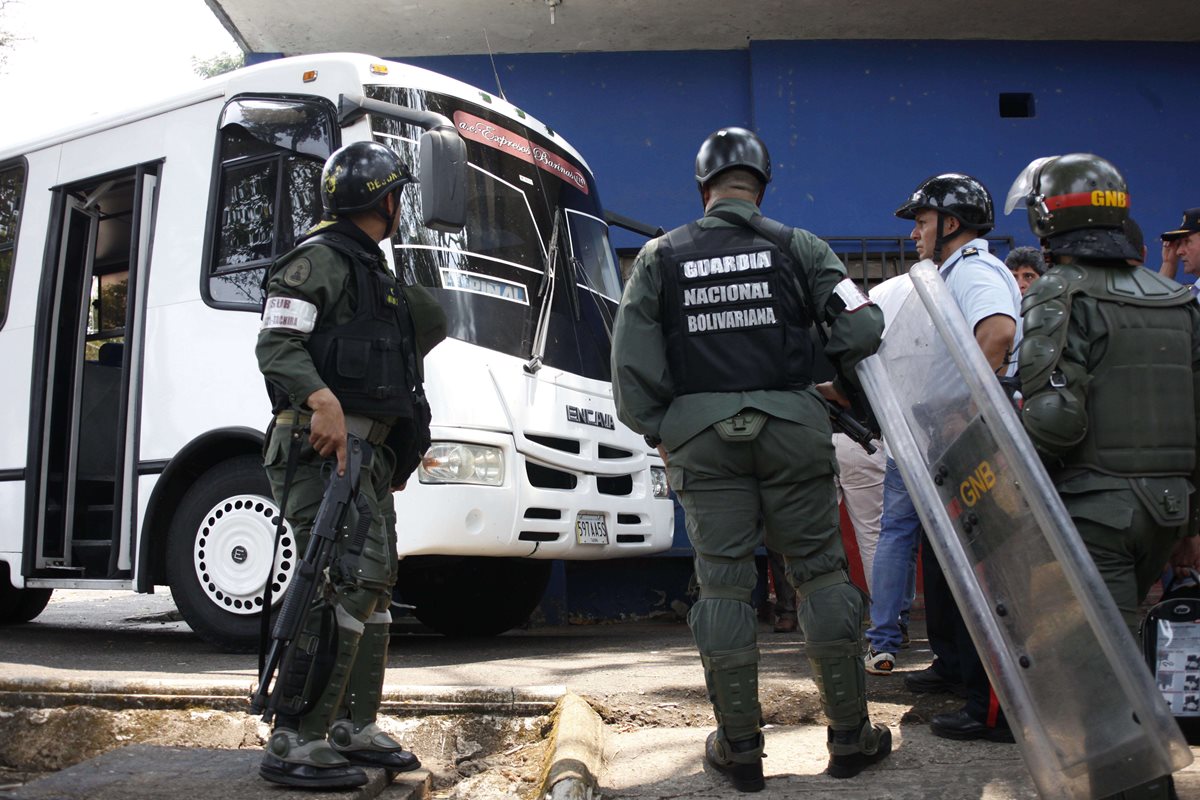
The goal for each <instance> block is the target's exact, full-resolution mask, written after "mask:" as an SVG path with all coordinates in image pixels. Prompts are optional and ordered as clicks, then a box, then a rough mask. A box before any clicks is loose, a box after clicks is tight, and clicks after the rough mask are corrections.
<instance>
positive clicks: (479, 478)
mask: <svg viewBox="0 0 1200 800" xmlns="http://www.w3.org/2000/svg"><path fill="white" fill-rule="evenodd" d="M417 477H418V478H419V479H420V481H421V483H476V484H480V485H483V486H502V485H503V484H504V453H503V451H502V450H501V449H500V448H499V447H486V446H484V445H480V444H463V443H462V442H434V443H433V444H432V445H431V446H430V448H429V450H428V451H426V453H425V457H424V458H423V459H421V465H420V466H419V467H417Z"/></svg>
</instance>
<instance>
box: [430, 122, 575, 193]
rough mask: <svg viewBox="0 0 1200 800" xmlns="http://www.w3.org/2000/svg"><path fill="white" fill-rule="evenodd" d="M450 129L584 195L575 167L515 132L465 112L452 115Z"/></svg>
mask: <svg viewBox="0 0 1200 800" xmlns="http://www.w3.org/2000/svg"><path fill="white" fill-rule="evenodd" d="M454 126H455V127H456V128H458V132H459V134H460V135H462V137H463V138H464V139H470V140H471V141H473V142H479V143H480V144H485V145H487V146H488V147H491V148H494V149H496V150H499V151H501V152H503V153H508V154H509V155H513V156H516V157H517V158H519V159H521V160H522V161H525V162H528V163H530V164H534V165H536V166H537V167H539V168H540V169H543V170H545V171H546V172H549V173H550V174H551V175H554V176H556V177H557V178H559V179H561V180H563V181H566V182H567V183H569V184H571V185H572V186H574V187H575V188H576V189H578V190H579V191H581V192H583V193H584V194H588V185H587V178H585V177H584V175H583V172H582V171H581V170H580V169H579V168H578V167H576V166H575V165H573V164H571V162H569V161H567V160H566V159H564V158H562V157H560V156H557V155H555V154H554V153H551V152H550V151H548V150H545V149H544V148H541V147H538V146H537V145H536V144H533V143H532V142H530V141H529V139H527V138H525V137H524V136H522V135H520V134H519V133H514V132H512V131H510V130H507V129H505V128H502V127H500V126H499V125H496V124H495V123H493V122H488V121H487V120H486V119H483V118H481V117H477V116H475V115H474V114H468V113H467V112H465V111H455V112H454Z"/></svg>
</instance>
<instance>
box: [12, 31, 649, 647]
mask: <svg viewBox="0 0 1200 800" xmlns="http://www.w3.org/2000/svg"><path fill="white" fill-rule="evenodd" d="M414 112H415V113H414ZM422 115H423V116H425V117H433V116H434V115H440V116H438V117H437V118H439V119H441V118H445V119H444V120H443V122H445V121H446V120H449V121H450V124H452V125H453V128H454V129H455V130H457V131H458V133H459V135H460V136H461V137H462V140H463V143H465V152H466V155H467V161H468V162H469V163H468V164H467V165H466V166H465V168H464V167H461V166H460V169H462V171H463V172H465V173H466V176H467V177H466V179H465V186H466V224H465V227H463V228H462V229H461V231H459V232H456V233H445V232H439V231H436V230H432V229H430V228H427V227H425V226H424V225H423V224H422V208H421V207H422V204H423V203H427V204H428V203H432V201H431V200H429V198H428V196H427V193H426V192H425V191H424V190H423V191H422V192H421V193H417V192H415V191H412V190H410V192H408V193H406V198H407V203H408V208H407V209H406V212H405V217H404V222H403V223H402V224H401V228H400V232H399V234H398V235H397V237H396V238H395V240H394V241H392V242H391V243H390V244H391V246H390V247H385V248H384V250H385V252H386V254H387V257H388V258H389V259H390V261H391V262H392V264H393V265H394V267H395V269H396V271H397V274H398V275H400V276H401V277H402V278H403V279H405V280H407V281H409V282H415V283H420V284H422V285H424V286H426V287H428V288H429V289H430V291H431V292H432V293H433V294H434V295H435V296H436V298H437V300H438V302H439V303H440V304H441V305H442V306H443V308H444V309H445V311H446V314H447V316H448V318H449V338H447V339H446V340H445V341H444V342H443V343H442V344H441V345H439V346H438V347H437V348H436V349H435V350H434V351H433V352H432V353H431V354H430V355H429V357H428V358H427V359H426V388H427V391H428V395H429V397H430V400H431V405H432V409H433V425H432V433H433V440H434V444H433V447H432V448H431V450H430V452H429V454H428V456H427V457H426V460H425V463H424V464H423V465H422V467H421V468H420V471H419V473H418V475H417V476H414V479H412V480H410V481H409V485H408V488H407V490H406V491H404V492H402V493H399V494H397V495H396V496H395V502H396V510H397V515H398V518H399V532H400V549H401V554H402V555H404V556H406V558H405V559H404V560H402V561H401V570H402V571H401V576H400V581H399V583H398V587H397V593H398V595H399V596H400V597H399V599H401V600H402V601H403V602H405V603H407V604H410V605H412V606H414V607H415V610H414V613H415V614H416V616H417V617H418V618H419V619H421V620H422V621H423V622H425V623H427V624H428V625H430V626H432V627H433V628H435V629H436V630H439V631H441V632H444V633H448V634H463V635H486V634H494V633H497V632H500V631H503V630H506V629H508V628H510V627H513V626H514V625H518V624H521V623H522V622H524V621H525V619H527V617H528V615H529V613H530V612H531V611H532V610H533V608H535V607H536V605H537V603H538V601H539V600H540V598H541V596H542V594H543V591H544V589H545V586H546V583H547V580H548V577H549V574H550V566H551V560H552V559H606V558H618V557H622V556H634V555H646V554H650V553H653V552H658V551H661V550H664V549H666V548H667V547H669V546H670V544H671V538H672V526H673V512H672V503H671V500H670V499H669V498H668V496H667V486H666V476H665V472H664V470H663V467H662V462H661V460H659V459H658V458H657V456H656V454H654V453H653V452H652V451H651V449H650V448H648V447H647V446H646V444H645V443H644V442H643V440H642V438H641V437H639V436H637V435H636V434H634V433H633V432H632V431H630V430H629V429H627V428H625V427H624V426H623V425H621V423H620V422H619V421H618V420H617V419H616V413H615V408H614V405H613V401H612V391H611V386H610V383H609V378H610V376H609V366H608V365H609V333H610V327H611V322H612V317H613V314H614V313H615V309H616V304H617V302H618V300H619V298H620V290H621V289H620V279H619V275H618V271H617V267H616V265H615V264H614V260H613V255H612V250H611V247H610V245H609V241H608V230H607V225H606V223H605V221H604V214H603V212H602V210H601V207H600V202H599V199H598V197H597V193H596V184H595V181H594V180H593V178H592V175H591V173H590V171H589V170H588V167H587V165H586V163H585V162H584V160H583V158H582V157H581V156H580V155H579V153H577V152H576V151H575V150H574V149H573V148H572V147H571V146H570V145H569V144H567V143H566V142H564V141H563V140H562V138H561V137H559V136H558V135H557V134H556V133H555V132H554V131H553V130H551V129H550V128H549V127H548V126H546V125H545V124H543V123H542V122H539V121H538V120H536V119H533V118H532V117H530V116H529V115H527V114H526V113H524V112H523V111H521V110H520V109H518V108H516V107H515V106H513V105H511V104H510V103H508V102H506V101H504V100H502V99H499V98H497V97H494V96H492V95H490V94H488V93H486V92H483V91H480V90H478V89H475V88H473V87H471V86H468V85H466V84H463V83H460V82H458V81H455V80H452V79H450V78H447V77H445V76H442V75H438V74H435V73H432V72H429V71H426V70H422V69H417V68H413V67H409V66H405V65H402V64H398V63H394V62H388V61H384V60H381V59H377V58H372V57H369V56H362V55H349V54H338V55H320V56H302V57H295V58H289V59H282V60H278V61H272V62H269V63H265V64H260V65H257V66H254V67H250V68H246V69H242V70H238V71H236V72H233V73H229V74H228V75H224V76H221V77H219V78H215V79H212V80H209V81H206V82H205V83H204V84H203V85H202V86H201V87H200V88H198V89H196V90H195V91H193V92H191V93H188V94H184V95H181V96H178V97H175V98H172V99H170V100H167V101H164V102H161V103H158V104H155V105H150V106H147V107H145V108H142V109H140V110H137V111H133V112H130V113H125V114H121V115H117V116H113V117H110V118H106V119H103V120H97V121H93V122H88V123H86V124H84V125H80V126H78V127H75V128H73V129H70V130H67V131H64V132H62V133H60V134H57V135H54V136H51V137H48V138H44V139H42V140H40V141H37V142H33V143H30V144H29V145H27V146H24V147H20V148H12V149H7V150H6V151H4V152H0V363H3V364H4V369H5V377H6V380H5V385H6V391H5V392H4V393H3V394H2V395H0V418H2V419H3V420H4V425H3V426H2V427H0V523H2V524H0V622H5V623H15V622H23V621H27V620H29V619H32V618H33V617H35V616H36V615H37V614H38V613H39V612H40V611H41V610H42V609H43V608H44V606H45V604H46V603H47V601H48V600H49V596H50V592H51V591H52V590H53V589H55V588H59V587H62V588H76V589H77V588H87V587H96V588H105V589H120V588H123V589H131V590H135V591H138V592H152V591H153V590H154V587H155V586H156V585H166V586H169V587H170V588H171V591H172V593H173V597H174V599H175V602H176V604H177V605H178V607H179V609H180V610H181V612H182V614H183V616H184V619H185V620H186V621H187V622H188V624H189V625H190V626H191V627H192V628H193V629H194V630H195V631H196V632H197V633H198V634H200V635H201V636H202V637H204V638H206V639H207V640H209V641H211V642H213V643H215V644H218V645H221V646H225V647H234V648H239V647H246V646H249V645H251V644H253V643H254V642H255V641H256V637H257V635H258V625H259V620H258V616H257V615H258V614H259V612H260V610H261V607H262V596H263V592H264V586H265V583H266V581H267V579H268V574H267V573H268V572H269V571H270V568H269V566H268V565H269V564H270V562H271V543H272V542H273V541H274V535H275V532H274V525H273V523H272V518H273V517H275V515H276V513H277V512H276V508H275V507H274V504H273V503H272V501H271V499H270V492H269V490H268V488H267V484H266V479H265V476H264V474H263V471H262V468H261V455H260V453H261V447H262V442H263V434H264V429H265V427H266V425H267V423H268V422H269V421H270V409H269V402H268V400H267V395H266V392H265V389H264V384H263V380H262V377H261V375H260V374H259V372H258V370H257V366H256V363H255V359H254V353H253V349H254V343H255V338H256V334H257V330H258V325H259V312H260V305H261V301H262V290H261V288H260V283H261V280H262V277H263V274H264V271H265V269H266V267H267V266H268V265H269V264H270V263H271V261H272V260H273V259H274V258H276V257H277V256H279V255H281V254H282V253H284V252H286V251H287V250H289V249H290V248H291V247H292V244H293V242H294V241H295V240H296V238H297V236H299V235H300V234H302V233H303V232H304V231H305V230H307V229H308V228H309V227H310V226H311V225H313V224H314V222H315V221H316V220H317V219H318V218H319V215H320V206H321V204H320V197H319V192H318V183H319V181H318V178H319V175H320V171H321V166H322V163H323V161H324V159H325V157H326V156H328V155H329V153H330V152H332V151H333V150H334V149H336V148H337V147H339V146H341V145H343V144H345V143H347V142H350V141H354V140H369V139H374V140H376V141H379V142H382V143H384V144H386V145H388V146H390V147H393V148H394V149H396V150H397V151H398V152H399V153H400V154H401V157H402V158H405V159H406V160H408V161H409V162H410V163H413V167H414V172H417V171H418V170H419V168H420V165H419V164H417V163H415V162H417V161H418V160H419V158H420V157H421V154H422V153H423V152H424V151H423V150H422V149H421V148H420V147H419V146H418V141H419V140H420V138H421V136H422V128H421V127H418V126H417V125H415V124H412V123H410V122H407V121H405V120H410V119H413V118H414V117H420V116H422ZM10 124H18V123H17V118H14V119H13V120H10ZM425 127H429V126H425ZM448 130H449V128H448V127H444V128H443V129H442V133H446V132H447V131H448ZM452 138H453V137H452ZM455 143H456V144H457V139H455ZM458 146H459V147H460V148H461V147H462V145H461V144H459V145H458ZM426 159H427V161H432V160H433V159H431V158H429V157H428V156H426ZM427 166H430V165H427ZM434 166H435V168H438V167H436V165H434ZM423 197H424V198H425V199H424V200H423V199H422V198H423ZM276 555H277V557H276V565H277V567H276V571H275V574H274V575H272V576H270V577H271V580H272V587H273V592H274V597H275V598H278V597H280V596H281V595H282V593H283V590H284V589H285V588H286V586H287V583H288V580H289V571H288V570H289V567H290V566H291V564H292V563H293V562H294V561H295V559H296V558H297V557H298V555H299V554H298V553H297V548H296V546H295V543H294V542H293V540H292V537H291V536H290V534H289V535H285V536H284V537H283V539H282V540H281V542H280V545H279V547H278V550H277V554H276Z"/></svg>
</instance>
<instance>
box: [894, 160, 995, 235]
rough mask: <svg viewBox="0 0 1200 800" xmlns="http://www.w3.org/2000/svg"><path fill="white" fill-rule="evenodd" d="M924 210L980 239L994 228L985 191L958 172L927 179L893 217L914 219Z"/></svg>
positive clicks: (988, 198)
mask: <svg viewBox="0 0 1200 800" xmlns="http://www.w3.org/2000/svg"><path fill="white" fill-rule="evenodd" d="M925 208H928V209H931V210H933V211H937V212H938V213H939V214H946V215H948V216H951V217H954V218H955V219H956V220H958V221H959V222H960V223H962V225H963V227H964V228H972V229H974V230H976V231H978V232H979V235H980V236H983V235H984V234H986V233H987V232H988V231H990V230H991V229H992V228H993V227H994V226H995V224H996V223H995V215H994V214H993V212H992V196H991V194H989V193H988V190H987V188H986V187H985V186H984V185H983V184H982V183H980V182H979V181H977V180H976V179H975V178H972V177H971V176H970V175H962V174H960V173H957V172H947V173H944V174H942V175H934V176H933V177H932V178H926V179H925V180H924V181H923V182H922V183H921V185H920V186H918V187H917V188H916V191H914V192H913V193H912V197H910V198H908V202H906V203H905V204H904V205H902V206H900V207H899V208H898V209H896V216H897V217H900V219H913V218H914V217H916V216H917V212H918V211H920V210H922V209H925Z"/></svg>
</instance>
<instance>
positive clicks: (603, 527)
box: [575, 512, 608, 544]
mask: <svg viewBox="0 0 1200 800" xmlns="http://www.w3.org/2000/svg"><path fill="white" fill-rule="evenodd" d="M575 541H576V542H578V543H579V544H608V523H607V522H605V520H604V515H603V514H585V513H582V512H580V514H579V516H577V517H575Z"/></svg>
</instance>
